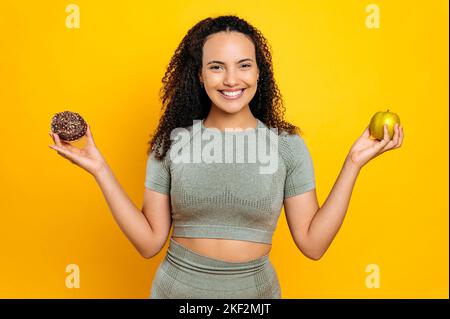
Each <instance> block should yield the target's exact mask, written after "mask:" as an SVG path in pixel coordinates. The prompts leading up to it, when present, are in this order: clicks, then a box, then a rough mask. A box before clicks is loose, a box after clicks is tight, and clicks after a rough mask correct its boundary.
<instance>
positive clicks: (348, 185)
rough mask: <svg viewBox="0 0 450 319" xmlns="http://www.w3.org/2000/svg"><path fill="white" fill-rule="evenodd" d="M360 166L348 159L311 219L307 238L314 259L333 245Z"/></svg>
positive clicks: (318, 257)
mask: <svg viewBox="0 0 450 319" xmlns="http://www.w3.org/2000/svg"><path fill="white" fill-rule="evenodd" d="M359 172H360V168H359V167H358V166H356V165H354V164H353V163H352V162H351V161H350V160H349V159H346V160H345V162H344V165H343V167H342V170H341V172H340V173H339V176H338V178H337V180H336V182H335V183H334V185H333V188H332V190H331V192H330V194H329V195H328V197H327V199H326V200H325V202H324V203H323V205H322V207H320V208H319V209H318V210H317V212H316V214H315V215H314V217H313V219H312V220H311V223H310V226H309V230H308V234H307V238H308V244H309V245H310V250H311V251H313V252H315V253H314V256H315V257H314V259H317V260H318V259H320V258H321V257H322V256H323V254H324V253H325V252H326V250H327V249H328V247H329V246H330V245H331V242H332V241H333V239H334V237H335V236H336V234H337V232H338V231H339V229H340V227H341V225H342V222H343V221H344V218H345V215H346V213H347V209H348V205H349V203H350V197H351V194H352V191H353V186H354V185H355V182H356V178H357V177H358V174H359Z"/></svg>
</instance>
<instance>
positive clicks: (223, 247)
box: [172, 236, 272, 262]
mask: <svg viewBox="0 0 450 319" xmlns="http://www.w3.org/2000/svg"><path fill="white" fill-rule="evenodd" d="M172 239H173V240H174V241H176V242H177V243H179V244H181V245H182V246H184V247H186V248H188V249H190V250H192V251H193V252H195V253H197V254H200V255H203V256H206V257H211V258H215V259H219V260H222V261H228V262H247V261H251V260H254V259H258V258H260V257H262V256H265V255H267V254H269V252H270V249H271V248H272V245H271V244H264V243H256V242H250V241H243V240H230V239H217V238H187V237H173V236H172Z"/></svg>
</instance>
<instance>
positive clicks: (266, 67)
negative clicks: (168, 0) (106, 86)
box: [147, 15, 302, 160]
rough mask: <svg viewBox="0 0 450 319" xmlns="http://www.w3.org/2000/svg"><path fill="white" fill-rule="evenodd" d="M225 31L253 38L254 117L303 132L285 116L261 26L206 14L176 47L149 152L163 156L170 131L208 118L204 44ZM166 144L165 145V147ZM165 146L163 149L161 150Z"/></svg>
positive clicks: (252, 107)
mask: <svg viewBox="0 0 450 319" xmlns="http://www.w3.org/2000/svg"><path fill="white" fill-rule="evenodd" d="M221 31H226V32H228V31H237V32H241V33H243V34H244V35H247V36H248V37H250V39H251V40H252V42H253V44H254V46H255V50H256V52H255V53H256V54H255V55H256V63H257V65H258V68H259V82H258V87H257V90H256V93H255V96H254V97H253V99H252V100H251V101H250V103H249V107H250V110H251V112H252V114H253V116H254V117H256V118H258V119H259V120H260V121H261V122H263V123H264V124H265V125H266V126H267V127H273V128H277V129H278V131H277V132H278V134H280V133H281V131H286V132H288V133H289V134H295V133H298V134H300V135H301V134H302V131H301V130H300V128H298V127H297V126H295V125H293V124H290V123H288V122H286V121H284V120H283V115H284V112H285V108H284V106H283V100H282V96H281V93H280V91H279V89H278V87H277V85H276V83H275V80H274V76H273V69H272V57H271V53H270V45H269V44H268V42H267V40H266V39H265V38H264V36H263V35H262V34H261V32H260V31H259V30H257V29H256V28H254V27H253V26H251V25H250V24H249V23H248V22H246V21H245V20H243V19H241V18H239V17H237V16H234V15H227V16H219V17H216V18H214V19H213V18H206V19H204V20H201V21H200V22H198V23H197V24H196V25H195V26H193V27H192V28H191V29H190V30H189V31H188V33H187V34H186V35H185V36H184V38H183V40H182V41H181V43H180V44H179V46H178V48H177V49H176V50H175V54H174V55H173V56H172V59H171V60H170V63H169V65H168V67H167V70H166V72H165V74H164V77H163V78H162V83H163V87H162V88H161V90H160V99H162V107H161V110H164V108H165V110H164V113H163V115H162V116H161V118H160V121H159V124H158V127H157V129H156V133H155V134H154V135H153V137H152V138H151V139H150V141H149V142H148V144H150V147H149V148H148V151H147V154H150V153H151V152H152V150H155V158H157V159H159V160H161V159H163V158H164V156H165V154H166V153H167V151H168V150H169V148H170V146H171V140H170V133H171V132H172V130H173V129H175V128H177V127H187V126H190V125H192V122H193V120H195V119H205V118H206V116H207V115H208V113H209V111H210V109H211V100H210V99H209V97H208V95H207V93H206V91H205V90H204V89H203V88H202V87H201V86H200V78H199V74H200V71H201V68H202V57H203V56H202V55H203V45H204V43H205V42H206V38H207V37H208V36H209V35H211V34H214V33H217V32H221ZM161 144H162V147H161ZM160 150H162V152H160Z"/></svg>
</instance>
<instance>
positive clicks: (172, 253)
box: [166, 238, 269, 274]
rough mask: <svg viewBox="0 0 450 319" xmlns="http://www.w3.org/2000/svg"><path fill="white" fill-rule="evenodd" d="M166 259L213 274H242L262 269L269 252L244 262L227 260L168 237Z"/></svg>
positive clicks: (181, 265) (184, 266)
mask: <svg viewBox="0 0 450 319" xmlns="http://www.w3.org/2000/svg"><path fill="white" fill-rule="evenodd" d="M166 257H167V260H168V261H169V262H171V263H172V264H174V265H177V266H180V267H183V268H187V269H191V270H194V271H200V272H206V273H213V274H243V273H254V272H258V271H260V270H262V269H263V268H264V266H265V265H266V263H267V262H268V261H269V253H268V254H266V255H264V256H261V257H259V258H257V259H253V260H250V261H245V262H229V261H224V260H219V259H215V258H212V257H208V256H204V255H200V254H198V253H196V252H194V251H192V250H190V249H189V248H187V247H185V246H183V245H181V244H180V243H177V242H176V241H175V240H173V239H172V238H170V243H169V249H168V250H167V255H166Z"/></svg>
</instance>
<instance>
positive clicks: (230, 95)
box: [218, 89, 245, 100]
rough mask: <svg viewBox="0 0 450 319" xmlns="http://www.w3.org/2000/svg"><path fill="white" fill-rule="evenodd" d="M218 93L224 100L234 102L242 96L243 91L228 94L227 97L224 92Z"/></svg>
mask: <svg viewBox="0 0 450 319" xmlns="http://www.w3.org/2000/svg"><path fill="white" fill-rule="evenodd" d="M218 91H219V92H220V95H222V96H223V97H224V98H225V99H227V100H234V99H238V98H239V97H241V96H242V95H243V94H244V91H245V89H241V90H239V91H235V92H233V94H228V95H226V94H225V93H224V91H221V90H218Z"/></svg>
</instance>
